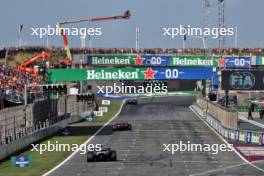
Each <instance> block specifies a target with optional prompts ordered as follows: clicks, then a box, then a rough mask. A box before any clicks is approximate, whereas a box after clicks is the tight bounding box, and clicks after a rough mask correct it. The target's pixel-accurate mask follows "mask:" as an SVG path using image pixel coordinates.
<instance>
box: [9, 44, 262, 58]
mask: <svg viewBox="0 0 264 176" xmlns="http://www.w3.org/2000/svg"><path fill="white" fill-rule="evenodd" d="M6 49H7V50H8V54H9V55H16V53H18V52H27V53H36V52H42V51H44V50H50V51H52V52H55V53H58V54H65V50H64V48H62V47H51V48H45V47H36V46H34V47H30V46H28V47H22V48H16V47H10V48H6ZM71 52H72V54H89V53H91V54H126V53H128V54H133V53H142V54H177V55H203V54H214V55H238V56H244V55H264V48H223V49H219V48H211V49H202V48H185V49H182V48H152V49H144V48H142V49H139V50H138V51H137V50H135V49H134V48H71Z"/></svg>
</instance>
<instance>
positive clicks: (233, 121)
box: [193, 97, 264, 146]
mask: <svg viewBox="0 0 264 176" xmlns="http://www.w3.org/2000/svg"><path fill="white" fill-rule="evenodd" d="M196 102H197V105H198V109H199V110H198V109H197V108H193V110H194V111H196V112H197V113H198V114H199V115H200V116H202V117H203V118H205V120H206V122H207V123H208V124H209V125H210V126H211V127H212V128H213V129H215V131H216V132H218V133H219V134H220V135H221V136H222V137H223V138H225V139H227V140H228V141H229V142H231V143H245V144H256V145H261V146H264V131H252V130H241V129H239V128H237V118H238V114H237V113H236V112H235V110H233V109H229V110H226V108H222V107H219V109H217V108H218V105H216V104H214V103H212V102H208V111H207V113H206V107H207V101H206V100H205V99H203V98H200V97H198V98H197V99H196ZM225 111H226V112H225ZM221 113H222V114H221ZM236 114H237V115H236ZM225 115H227V116H226V117H224V116H225ZM228 125H229V127H227V126H228ZM233 127H235V128H233Z"/></svg>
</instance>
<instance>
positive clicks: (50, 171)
mask: <svg viewBox="0 0 264 176" xmlns="http://www.w3.org/2000/svg"><path fill="white" fill-rule="evenodd" d="M124 104H125V100H123V102H122V104H121V106H120V109H119V111H118V112H117V113H116V115H115V116H114V117H112V118H111V119H110V120H109V121H108V122H106V123H105V124H104V125H103V126H102V127H101V128H99V129H98V130H97V131H96V132H95V133H94V134H93V135H92V136H91V137H90V138H89V139H87V140H86V141H85V142H84V143H82V144H81V145H85V144H87V143H89V142H90V141H91V140H92V139H93V138H94V137H95V136H96V135H97V134H98V133H100V132H101V131H102V130H103V129H104V127H106V126H107V125H108V124H109V123H110V122H111V121H112V120H114V119H115V118H116V117H117V116H118V115H119V114H120V112H121V110H122V108H123V106H124ZM79 151H80V149H78V150H76V151H74V152H73V153H72V154H70V155H69V156H68V157H67V158H66V159H65V160H63V161H62V162H61V163H59V164H58V165H57V166H55V167H54V168H52V169H51V170H49V171H48V172H46V173H44V174H43V176H48V175H49V174H51V173H52V172H54V171H55V170H57V169H58V168H59V167H61V166H62V165H63V164H65V163H66V162H67V161H69V160H70V159H71V158H72V157H73V156H74V155H76V154H77V153H78V152H79Z"/></svg>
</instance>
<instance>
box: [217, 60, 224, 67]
mask: <svg viewBox="0 0 264 176" xmlns="http://www.w3.org/2000/svg"><path fill="white" fill-rule="evenodd" d="M218 64H219V67H224V66H225V58H222V59H219V61H218Z"/></svg>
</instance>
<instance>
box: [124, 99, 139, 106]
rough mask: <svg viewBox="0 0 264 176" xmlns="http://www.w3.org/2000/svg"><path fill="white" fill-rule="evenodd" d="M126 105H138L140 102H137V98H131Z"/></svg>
mask: <svg viewBox="0 0 264 176" xmlns="http://www.w3.org/2000/svg"><path fill="white" fill-rule="evenodd" d="M126 103H127V104H133V105H137V104H138V101H137V99H136V98H129V99H127V101H126Z"/></svg>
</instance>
